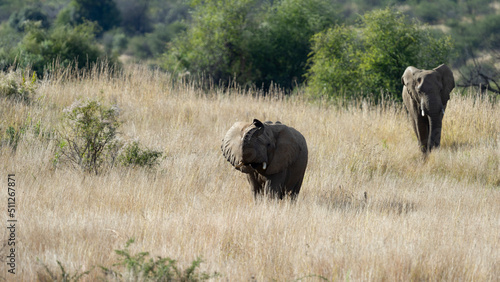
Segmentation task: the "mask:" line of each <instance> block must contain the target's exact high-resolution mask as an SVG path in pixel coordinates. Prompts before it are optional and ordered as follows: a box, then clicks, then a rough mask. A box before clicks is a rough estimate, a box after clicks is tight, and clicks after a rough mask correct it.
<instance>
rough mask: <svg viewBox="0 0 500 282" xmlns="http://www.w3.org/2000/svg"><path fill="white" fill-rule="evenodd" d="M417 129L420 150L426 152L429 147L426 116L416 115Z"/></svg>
mask: <svg viewBox="0 0 500 282" xmlns="http://www.w3.org/2000/svg"><path fill="white" fill-rule="evenodd" d="M416 127H417V131H418V134H417V136H418V143H419V146H420V150H421V151H422V152H423V153H426V152H427V151H428V149H429V145H430V144H429V133H430V132H429V119H428V117H426V116H425V117H423V116H420V115H419V116H418V119H417V124H416Z"/></svg>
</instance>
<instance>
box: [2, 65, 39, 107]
mask: <svg viewBox="0 0 500 282" xmlns="http://www.w3.org/2000/svg"><path fill="white" fill-rule="evenodd" d="M27 77H28V78H29V75H28V72H14V71H9V72H7V73H5V72H0V97H7V98H8V99H13V100H16V101H23V102H29V101H30V100H31V96H33V94H34V92H35V88H36V81H37V77H36V73H35V72H33V74H32V76H31V78H29V79H27Z"/></svg>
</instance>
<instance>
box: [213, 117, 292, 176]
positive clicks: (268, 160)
mask: <svg viewBox="0 0 500 282" xmlns="http://www.w3.org/2000/svg"><path fill="white" fill-rule="evenodd" d="M288 131H289V129H288V128H287V127H286V126H284V125H281V124H269V123H262V122H261V121H259V120H257V119H254V120H253V123H251V124H248V123H243V122H237V123H235V124H234V125H233V126H232V127H231V128H230V129H229V131H228V132H227V134H226V136H225V137H224V139H223V141H222V146H221V149H222V152H223V154H224V157H225V158H226V159H227V161H229V162H230V163H231V164H232V165H233V166H234V167H235V168H236V169H238V170H240V171H242V172H244V173H251V172H253V171H257V172H259V173H260V174H263V175H272V174H275V173H278V172H280V171H283V170H284V169H286V168H287V167H288V166H289V165H290V164H291V163H292V162H293V161H294V158H296V156H297V155H298V154H297V152H298V151H299V148H298V145H297V144H296V143H295V142H293V140H289V139H290V138H291V136H290V134H289V133H288Z"/></svg>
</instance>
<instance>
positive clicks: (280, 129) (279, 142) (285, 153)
mask: <svg viewBox="0 0 500 282" xmlns="http://www.w3.org/2000/svg"><path fill="white" fill-rule="evenodd" d="M269 129H273V133H274V137H275V138H276V145H275V149H274V154H273V158H272V160H271V162H270V164H269V166H268V168H267V169H266V173H267V174H269V175H271V174H275V173H278V172H281V171H283V170H285V169H286V168H287V167H289V166H290V165H291V164H293V163H294V162H295V160H297V158H298V156H299V153H300V139H298V136H297V133H296V131H295V130H293V129H291V128H289V127H288V126H286V125H276V126H269Z"/></svg>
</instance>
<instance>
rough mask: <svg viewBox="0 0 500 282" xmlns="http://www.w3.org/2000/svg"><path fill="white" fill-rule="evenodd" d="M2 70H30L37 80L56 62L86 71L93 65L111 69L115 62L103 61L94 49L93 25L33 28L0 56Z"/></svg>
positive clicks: (104, 57)
mask: <svg viewBox="0 0 500 282" xmlns="http://www.w3.org/2000/svg"><path fill="white" fill-rule="evenodd" d="M0 62H2V65H3V66H2V67H3V68H4V69H5V68H9V67H12V66H14V67H20V68H28V67H30V68H31V69H32V70H34V71H35V72H36V73H37V74H38V75H39V76H41V75H43V74H44V73H45V72H46V71H48V70H50V69H51V66H52V65H53V64H54V63H55V62H57V63H58V65H59V66H60V67H68V66H72V67H77V68H87V67H90V66H92V65H94V64H96V63H100V62H107V63H108V64H110V65H115V64H116V62H117V60H116V58H107V56H106V55H105V53H104V52H102V51H101V50H100V49H99V47H98V46H97V43H96V40H95V37H94V25H93V24H90V23H86V24H82V25H79V26H76V27H74V28H73V27H69V26H57V27H55V28H53V29H50V30H45V29H41V28H40V27H39V26H37V25H35V24H33V25H30V26H29V27H27V32H26V34H25V35H24V37H23V39H22V40H21V42H19V43H18V44H17V45H16V46H15V47H14V48H13V50H10V51H8V52H7V51H4V52H1V50H0Z"/></svg>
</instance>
